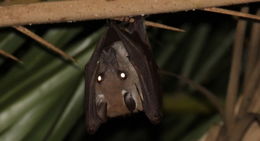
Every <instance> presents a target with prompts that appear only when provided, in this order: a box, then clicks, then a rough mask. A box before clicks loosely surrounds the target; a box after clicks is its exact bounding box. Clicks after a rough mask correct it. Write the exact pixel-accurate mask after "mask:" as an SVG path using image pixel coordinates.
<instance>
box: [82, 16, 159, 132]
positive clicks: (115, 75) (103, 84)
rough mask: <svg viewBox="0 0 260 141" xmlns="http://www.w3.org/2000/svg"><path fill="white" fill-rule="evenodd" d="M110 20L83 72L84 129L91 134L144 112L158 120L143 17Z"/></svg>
mask: <svg viewBox="0 0 260 141" xmlns="http://www.w3.org/2000/svg"><path fill="white" fill-rule="evenodd" d="M133 19H134V21H133V22H121V23H118V22H115V21H111V22H110V23H109V26H108V28H107V31H106V33H105V34H104V36H103V37H102V38H101V40H100V41H99V43H98V45H97V47H96V49H95V51H94V53H93V55H92V57H91V58H90V60H89V62H88V64H87V65H86V69H85V100H86V103H85V110H86V128H87V131H88V132H89V133H94V132H95V131H96V130H97V129H98V128H99V126H100V125H101V124H102V123H104V122H106V120H107V119H108V118H113V117H117V116H123V115H128V114H132V113H136V112H139V111H144V112H145V114H146V116H147V117H148V118H149V119H150V121H151V122H152V123H158V122H159V121H160V117H161V112H160V96H159V92H160V86H159V76H158V72H157V70H158V69H157V65H156V64H155V61H154V60H153V58H152V56H151V46H150V44H149V41H148V38H147V34H146V30H145V26H144V22H143V17H141V16H138V17H134V18H133Z"/></svg>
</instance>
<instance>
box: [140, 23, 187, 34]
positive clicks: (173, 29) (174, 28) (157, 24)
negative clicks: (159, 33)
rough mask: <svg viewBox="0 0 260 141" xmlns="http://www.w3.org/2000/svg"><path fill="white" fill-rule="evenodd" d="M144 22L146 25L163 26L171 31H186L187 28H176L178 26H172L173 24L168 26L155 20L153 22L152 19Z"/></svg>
mask: <svg viewBox="0 0 260 141" xmlns="http://www.w3.org/2000/svg"><path fill="white" fill-rule="evenodd" d="M144 24H145V25H146V26H151V27H157V28H162V29H166V30H171V31H177V32H185V30H183V29H180V28H176V27H172V26H168V25H164V24H160V23H155V22H151V21H145V22H144Z"/></svg>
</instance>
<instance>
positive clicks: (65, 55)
mask: <svg viewBox="0 0 260 141" xmlns="http://www.w3.org/2000/svg"><path fill="white" fill-rule="evenodd" d="M13 28H15V29H16V30H18V31H20V32H22V33H23V34H25V35H27V36H29V37H31V38H32V39H34V40H35V41H37V42H38V43H40V44H42V45H43V46H45V47H47V48H49V49H50V50H52V51H54V52H56V53H57V54H59V55H61V56H63V57H64V58H66V59H68V60H71V61H72V62H73V63H75V64H77V62H76V60H75V59H74V58H73V57H71V56H70V55H68V54H67V53H65V52H63V51H62V50H61V49H59V48H57V47H55V46H54V45H53V44H51V43H49V42H48V41H46V40H44V39H43V38H42V37H40V36H38V35H37V34H35V33H33V32H31V31H30V30H29V29H27V28H25V27H23V26H13Z"/></svg>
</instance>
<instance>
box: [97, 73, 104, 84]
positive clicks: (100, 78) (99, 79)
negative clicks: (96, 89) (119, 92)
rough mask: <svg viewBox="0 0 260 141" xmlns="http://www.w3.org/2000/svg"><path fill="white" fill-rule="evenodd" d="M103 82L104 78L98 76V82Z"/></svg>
mask: <svg viewBox="0 0 260 141" xmlns="http://www.w3.org/2000/svg"><path fill="white" fill-rule="evenodd" d="M102 80H103V78H102V75H101V74H99V75H98V77H97V82H99V83H100V82H101V81H102Z"/></svg>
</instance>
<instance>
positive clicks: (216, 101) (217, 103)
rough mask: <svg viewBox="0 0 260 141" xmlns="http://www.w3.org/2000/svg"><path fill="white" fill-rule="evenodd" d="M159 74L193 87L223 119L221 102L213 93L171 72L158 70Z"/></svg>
mask: <svg viewBox="0 0 260 141" xmlns="http://www.w3.org/2000/svg"><path fill="white" fill-rule="evenodd" d="M160 73H162V74H164V75H169V76H173V77H176V78H177V79H179V80H180V81H183V82H184V83H186V84H188V85H190V86H192V87H194V88H195V89H196V90H198V91H199V92H201V94H202V95H203V96H205V97H206V98H207V99H208V100H209V101H210V102H211V104H212V105H213V106H214V107H215V108H216V109H217V110H218V112H219V114H220V116H221V117H223V118H224V110H223V106H222V104H221V101H220V100H219V99H218V97H216V96H215V95H214V93H212V92H211V91H209V90H208V89H207V88H205V87H203V86H202V85H200V84H198V83H196V82H194V81H192V80H190V79H188V78H186V77H184V76H181V75H178V74H175V73H172V72H168V71H164V70H160Z"/></svg>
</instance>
